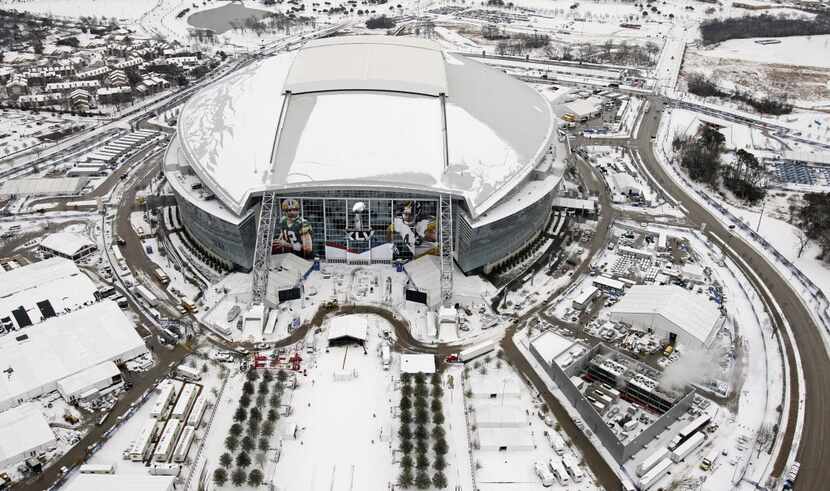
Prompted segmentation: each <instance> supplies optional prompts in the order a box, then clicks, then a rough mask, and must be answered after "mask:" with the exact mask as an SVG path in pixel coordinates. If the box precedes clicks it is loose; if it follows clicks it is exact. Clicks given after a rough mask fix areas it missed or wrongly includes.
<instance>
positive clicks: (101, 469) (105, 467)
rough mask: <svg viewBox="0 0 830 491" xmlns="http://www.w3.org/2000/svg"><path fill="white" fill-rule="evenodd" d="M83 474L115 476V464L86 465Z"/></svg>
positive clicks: (82, 470) (82, 469) (83, 467)
mask: <svg viewBox="0 0 830 491" xmlns="http://www.w3.org/2000/svg"><path fill="white" fill-rule="evenodd" d="M80 471H81V474H115V464H84V465H82V466H81V469H80Z"/></svg>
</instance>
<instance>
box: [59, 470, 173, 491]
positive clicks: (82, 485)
mask: <svg viewBox="0 0 830 491" xmlns="http://www.w3.org/2000/svg"><path fill="white" fill-rule="evenodd" d="M175 482H176V478H175V477H174V476H150V475H142V474H78V475H77V476H75V477H74V478H73V479H71V480H70V481H69V483H68V484H67V485H66V487H65V488H64V489H65V490H66V491H100V490H102V489H117V490H118V491H170V490H172V489H174V488H173V484H174V483H175Z"/></svg>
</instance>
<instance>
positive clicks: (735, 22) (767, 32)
mask: <svg viewBox="0 0 830 491" xmlns="http://www.w3.org/2000/svg"><path fill="white" fill-rule="evenodd" d="M819 34H830V15H828V14H819V15H817V16H816V18H815V19H808V18H792V17H785V16H784V15H778V16H774V15H770V14H761V15H747V16H744V17H730V18H727V19H712V20H706V21H704V22H702V23H701V24H700V36H701V38H703V44H704V45H708V44H714V43H721V42H723V41H727V40H729V39H746V38H754V37H786V36H812V35H819Z"/></svg>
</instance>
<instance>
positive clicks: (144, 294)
mask: <svg viewBox="0 0 830 491" xmlns="http://www.w3.org/2000/svg"><path fill="white" fill-rule="evenodd" d="M133 293H135V294H136V295H138V296H139V297H141V298H142V299H143V300H144V301H145V302H147V304H148V305H150V306H151V307H155V306H156V305H158V303H159V299H158V297H157V296H155V295H154V294H153V292H151V291H150V290H148V289H147V287H146V286H144V285H136V286H135V288H133Z"/></svg>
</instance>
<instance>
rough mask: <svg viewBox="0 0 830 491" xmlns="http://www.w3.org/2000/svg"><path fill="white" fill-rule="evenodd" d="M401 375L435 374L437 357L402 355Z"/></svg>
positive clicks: (422, 354)
mask: <svg viewBox="0 0 830 491" xmlns="http://www.w3.org/2000/svg"><path fill="white" fill-rule="evenodd" d="M401 373H435V356H434V355H430V354H425V353H419V354H402V355H401Z"/></svg>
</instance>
